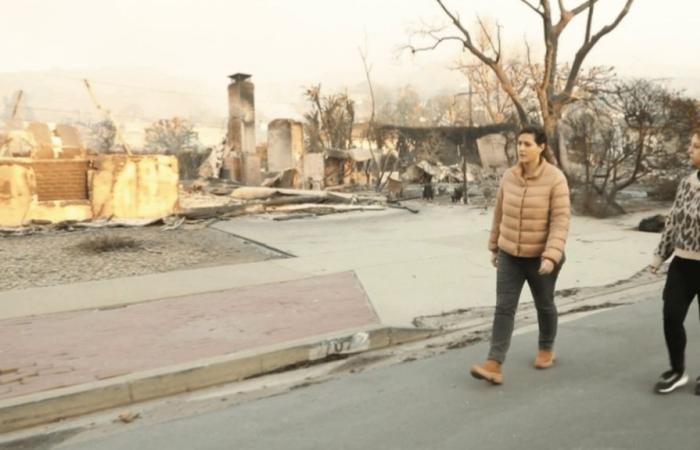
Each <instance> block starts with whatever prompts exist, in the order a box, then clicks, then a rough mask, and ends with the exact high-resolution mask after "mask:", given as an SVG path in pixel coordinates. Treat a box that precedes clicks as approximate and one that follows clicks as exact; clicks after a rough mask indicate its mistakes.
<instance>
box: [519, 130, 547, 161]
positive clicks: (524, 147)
mask: <svg viewBox="0 0 700 450" xmlns="http://www.w3.org/2000/svg"><path fill="white" fill-rule="evenodd" d="M543 151H544V144H542V145H537V142H535V135H534V134H532V133H523V134H521V135H520V136H518V161H519V162H521V163H524V164H525V163H531V162H535V161H539V160H540V155H541V154H542V152H543Z"/></svg>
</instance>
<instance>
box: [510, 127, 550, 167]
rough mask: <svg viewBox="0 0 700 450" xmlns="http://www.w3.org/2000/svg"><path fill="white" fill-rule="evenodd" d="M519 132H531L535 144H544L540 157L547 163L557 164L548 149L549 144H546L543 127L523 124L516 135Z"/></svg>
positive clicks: (519, 133) (545, 134)
mask: <svg viewBox="0 0 700 450" xmlns="http://www.w3.org/2000/svg"><path fill="white" fill-rule="evenodd" d="M521 134H531V135H533V136H534V137H535V143H536V144H537V145H544V151H543V152H542V153H541V155H540V157H544V159H546V160H547V162H548V163H550V164H554V165H555V166H556V165H557V162H556V160H555V159H554V156H553V155H552V152H550V151H549V145H547V133H545V132H544V129H543V128H542V127H540V126H537V125H525V126H524V127H522V128H521V129H520V131H518V136H520V135H521Z"/></svg>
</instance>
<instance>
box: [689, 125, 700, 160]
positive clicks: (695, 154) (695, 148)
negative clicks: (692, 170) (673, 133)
mask: <svg viewBox="0 0 700 450" xmlns="http://www.w3.org/2000/svg"><path fill="white" fill-rule="evenodd" d="M688 155H690V163H691V164H692V165H693V166H695V167H697V168H698V169H700V137H699V136H698V135H697V134H694V135H693V137H692V139H691V140H690V147H688Z"/></svg>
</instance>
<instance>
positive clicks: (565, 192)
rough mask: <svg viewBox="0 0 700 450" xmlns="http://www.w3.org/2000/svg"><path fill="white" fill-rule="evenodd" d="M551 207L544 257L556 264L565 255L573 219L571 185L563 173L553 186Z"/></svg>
mask: <svg viewBox="0 0 700 450" xmlns="http://www.w3.org/2000/svg"><path fill="white" fill-rule="evenodd" d="M549 208H550V209H549V233H548V235H547V243H546V244H545V247H544V252H543V253H542V258H544V259H548V260H550V261H551V262H552V263H553V264H554V265H556V264H559V262H560V261H561V259H562V256H563V255H564V246H565V245H566V238H567V236H568V235H569V223H570V221H571V200H570V199H569V185H568V184H567V182H566V178H564V176H563V175H562V176H561V180H559V181H557V183H556V184H555V185H554V187H553V188H552V192H551V193H550V203H549Z"/></svg>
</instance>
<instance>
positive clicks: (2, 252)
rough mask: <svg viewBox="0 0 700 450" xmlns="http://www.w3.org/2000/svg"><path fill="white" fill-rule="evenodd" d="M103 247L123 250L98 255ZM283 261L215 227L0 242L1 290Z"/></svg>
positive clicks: (37, 236)
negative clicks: (275, 259) (275, 260)
mask: <svg viewBox="0 0 700 450" xmlns="http://www.w3.org/2000/svg"><path fill="white" fill-rule="evenodd" d="M105 243H116V245H115V246H116V247H119V248H116V249H110V250H107V251H102V252H100V251H97V250H96V248H99V247H100V245H103V244H105ZM279 257H281V255H279V254H277V253H275V252H273V251H271V250H268V249H265V248H263V247H260V246H258V245H255V244H251V243H249V242H247V241H245V240H243V239H239V238H237V237H235V236H232V235H230V234H227V233H223V232H221V231H218V230H215V229H212V228H200V229H191V228H190V229H188V228H186V227H183V228H180V229H177V230H171V231H162V230H161V229H160V227H158V226H151V227H142V228H108V229H89V230H81V231H73V232H60V233H58V232H52V233H48V234H33V235H28V236H11V237H0V274H2V275H0V291H6V290H10V289H26V288H30V287H39V286H52V285H59V284H67V283H76V282H81V281H91V280H103V279H109V278H120V277H127V276H134V275H145V274H151V273H158V272H167V271H171V270H178V269H192V268H197V267H208V266H218V265H225V264H240V263H248V262H255V261H262V260H267V259H272V258H279Z"/></svg>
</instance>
